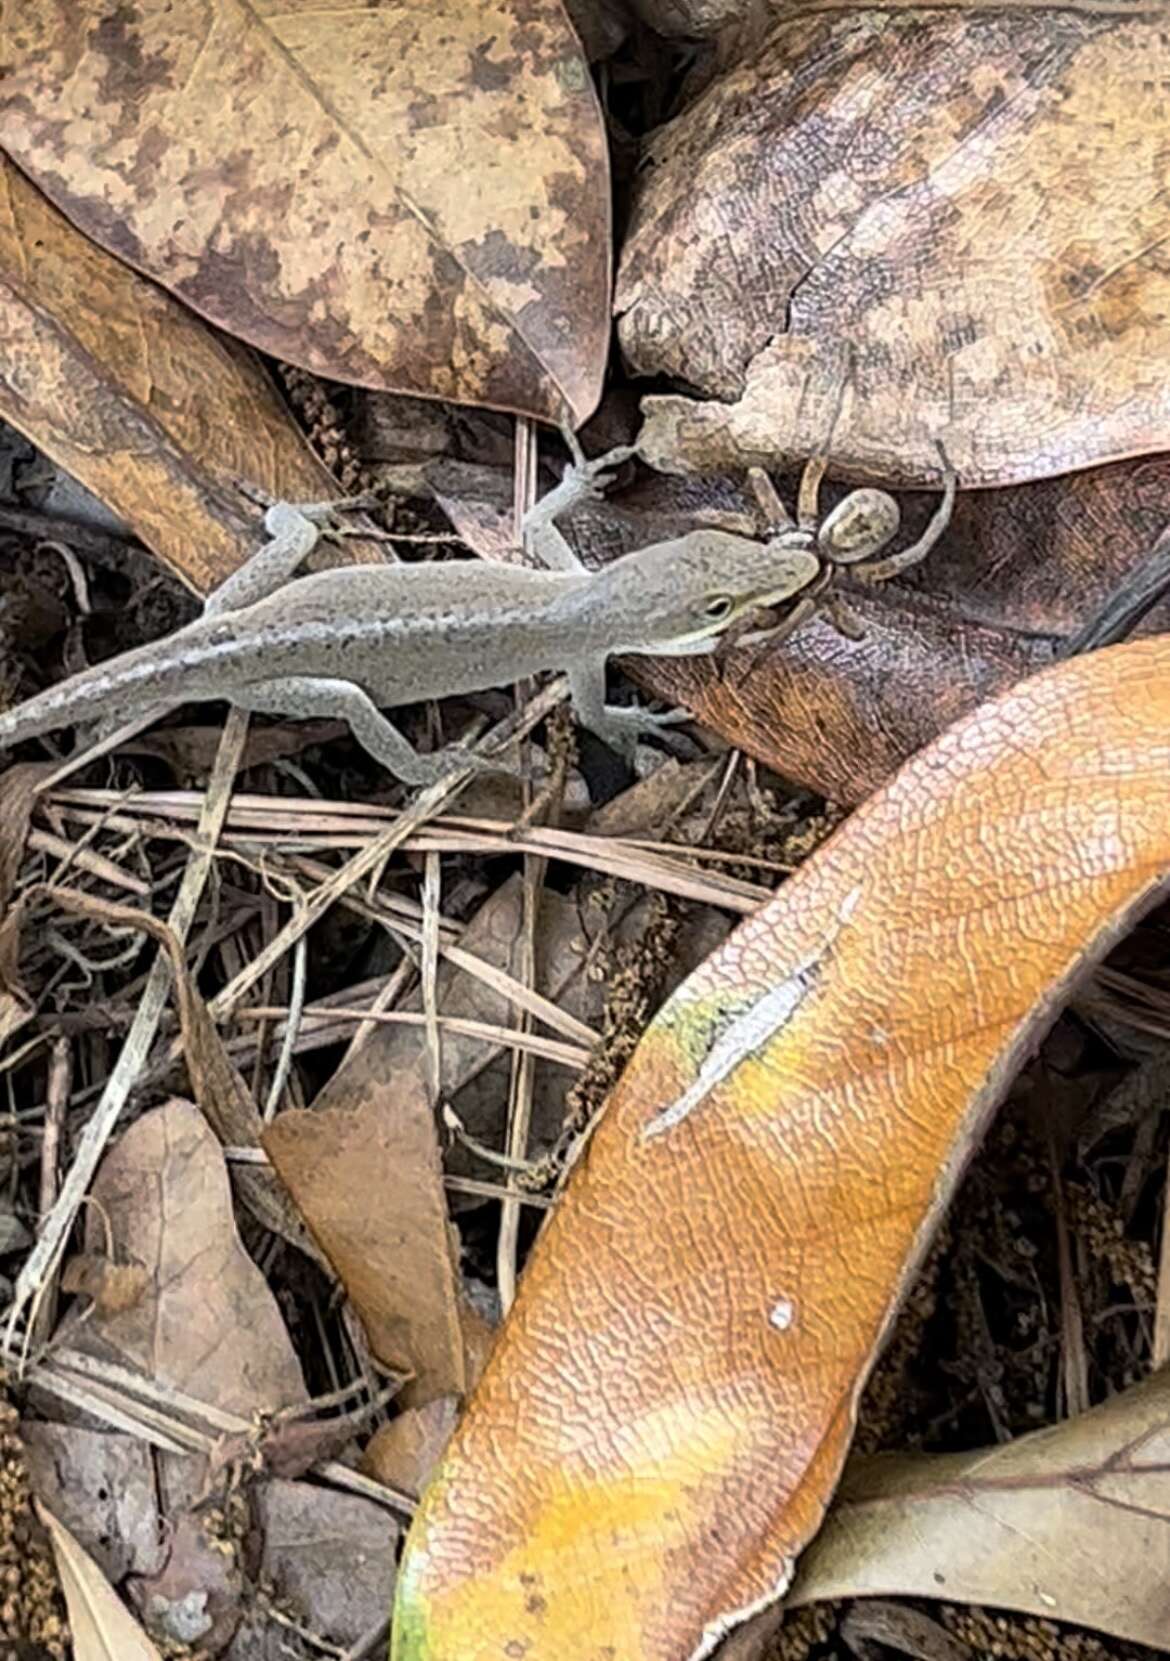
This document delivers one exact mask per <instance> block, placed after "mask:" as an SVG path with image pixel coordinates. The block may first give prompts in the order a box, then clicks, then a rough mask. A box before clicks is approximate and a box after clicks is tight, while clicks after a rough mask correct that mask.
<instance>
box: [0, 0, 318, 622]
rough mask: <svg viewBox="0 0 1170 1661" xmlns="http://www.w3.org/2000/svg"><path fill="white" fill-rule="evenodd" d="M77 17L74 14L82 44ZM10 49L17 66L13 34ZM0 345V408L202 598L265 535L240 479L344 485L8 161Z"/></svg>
mask: <svg viewBox="0 0 1170 1661" xmlns="http://www.w3.org/2000/svg"><path fill="white" fill-rule="evenodd" d="M38 10H39V8H38ZM33 15H34V10H33V8H29V10H27V11H26V12H25V13H24V21H25V22H27V23H30V24H31V21H32V18H33ZM9 21H10V22H15V21H16V20H15V17H14V16H12V15H11V14H10V17H9ZM79 24H80V19H79V18H78V16H77V14H76V9H74V15H73V29H74V43H75V44H77V43H78V42H79V41H80V38H81V36H80V34H79V33H78V32H77V31H78V29H79ZM5 45H6V48H7V51H8V56H9V59H10V56H11V48H12V39H11V32H10V33H9V35H8V37H7V39H6V42H5ZM208 125H209V126H212V125H214V123H208ZM0 346H2V350H0V416H3V417H4V419H5V420H6V421H10V422H11V423H12V425H13V426H14V427H17V428H19V430H20V431H21V432H22V433H24V434H25V435H26V436H27V437H28V438H30V439H31V440H32V441H33V443H34V444H36V445H38V446H39V448H40V449H42V450H44V451H45V453H46V454H47V455H49V456H51V457H52V458H53V460H54V461H56V462H59V463H60V465H61V466H62V467H64V468H66V469H67V470H68V471H69V472H70V473H72V475H73V476H74V478H77V479H80V480H81V482H82V483H83V484H84V485H86V486H88V488H89V489H90V490H92V491H93V493H94V495H95V496H97V497H99V498H100V499H101V501H102V502H104V503H105V505H106V506H107V507H108V508H110V509H112V511H113V512H114V513H116V514H117V515H118V516H119V518H121V519H124V520H125V521H126V522H127V524H129V525H130V526H131V528H132V529H133V530H134V532H135V534H136V535H138V536H140V537H141V538H142V540H143V541H144V542H145V543H146V545H147V547H148V548H150V549H151V550H152V551H153V552H154V553H155V554H157V555H158V557H159V559H161V560H162V561H163V563H164V564H165V565H166V566H167V567H168V568H169V569H170V570H171V571H172V572H173V573H174V574H175V576H177V577H178V578H180V580H181V581H183V582H185V583H186V584H187V585H188V587H190V588H193V589H195V590H196V592H198V593H205V592H206V591H207V589H209V588H211V587H213V586H214V585H215V584H216V583H218V582H222V580H223V579H224V577H226V576H228V575H229V574H230V573H231V572H232V571H234V570H235V568H236V567H237V566H238V565H239V564H240V563H241V562H242V560H243V559H244V558H245V557H246V556H247V555H248V554H250V553H252V552H254V550H255V549H256V548H257V547H258V546H259V545H260V543H261V542H262V541H263V532H262V529H261V524H260V510H259V509H258V508H257V507H256V506H255V505H254V504H253V503H252V502H250V501H248V500H247V498H246V497H245V496H244V495H243V494H242V492H241V490H240V488H239V486H240V483H241V481H242V482H243V483H245V484H249V485H253V486H257V487H259V488H260V489H262V490H265V491H267V492H268V493H269V494H270V495H273V496H283V497H287V498H292V499H299V500H301V501H322V500H326V499H328V498H329V497H331V496H336V495H337V494H338V487H337V484H336V483H335V481H334V480H333V479H332V478H331V477H330V475H329V473H328V472H327V471H326V470H325V468H324V467H323V466H322V465H321V463H320V462H319V461H317V460H316V459H315V457H314V456H313V455H312V453H311V452H310V450H309V447H308V445H307V444H306V443H305V440H304V438H303V437H302V436H301V434H300V432H299V431H298V430H297V427H296V425H295V423H294V422H293V420H292V418H291V416H290V415H289V413H288V411H287V410H286V408H285V407H284V405H283V404H282V402H281V401H280V399H279V398H278V397H277V394H276V392H275V391H274V389H273V386H272V383H271V381H270V380H269V378H268V376H267V374H266V373H265V372H264V370H262V369H261V367H260V365H259V364H258V363H257V362H256V360H255V359H254V358H253V357H252V355H251V353H250V352H248V351H247V350H246V349H245V348H243V347H241V346H240V345H238V344H237V343H236V342H235V341H231V340H223V339H221V338H220V337H219V336H218V335H216V334H215V333H213V331H212V330H210V329H208V328H207V327H206V325H205V324H203V323H201V322H200V321H199V320H198V318H195V317H192V316H191V314H190V312H188V311H187V310H186V309H185V308H184V307H183V306H180V305H179V304H178V303H177V302H176V301H174V300H172V299H171V298H170V296H169V295H167V294H164V293H163V292H162V291H161V290H160V289H158V288H156V287H155V286H154V284H153V283H148V282H145V281H144V280H143V279H142V278H141V277H136V276H135V275H134V273H133V272H131V271H128V270H127V269H126V267H125V266H123V265H121V264H119V262H118V261H117V260H116V259H112V258H111V257H110V255H109V254H105V253H103V252H102V250H101V249H100V248H96V247H95V246H94V245H93V243H91V242H89V241H87V239H86V238H85V237H83V236H82V235H80V233H79V232H77V231H75V230H74V228H73V226H72V225H70V223H69V221H68V220H67V219H65V218H64V216H63V215H62V214H60V213H58V212H57V210H56V208H54V207H53V206H52V204H51V203H49V202H47V201H46V200H45V198H44V197H43V196H42V195H41V194H40V192H39V191H37V190H34V188H33V187H32V185H30V184H29V182H28V180H27V179H25V178H23V177H22V176H21V174H20V173H18V172H17V170H16V168H15V167H13V166H12V165H11V164H10V163H9V162H7V161H6V160H5V159H4V157H3V156H2V155H0Z"/></svg>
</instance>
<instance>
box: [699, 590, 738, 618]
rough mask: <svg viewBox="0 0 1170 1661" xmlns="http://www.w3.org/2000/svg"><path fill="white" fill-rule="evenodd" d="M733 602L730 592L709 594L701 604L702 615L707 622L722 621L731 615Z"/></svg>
mask: <svg viewBox="0 0 1170 1661" xmlns="http://www.w3.org/2000/svg"><path fill="white" fill-rule="evenodd" d="M734 604H735V601H734V600H733V599H732V598H731V595H730V594H710V595H708V596H707V599H706V601H705V603H704V605H703V616H704V617H705V618H706V619H707V621H708V622H709V623H722V622H723V621H724V619H725V618H727V617H730V616H731V612H732V607H733V606H734Z"/></svg>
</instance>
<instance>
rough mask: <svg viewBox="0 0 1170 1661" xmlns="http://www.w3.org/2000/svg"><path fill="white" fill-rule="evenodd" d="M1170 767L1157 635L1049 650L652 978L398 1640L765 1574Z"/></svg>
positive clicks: (495, 1627)
mask: <svg viewBox="0 0 1170 1661" xmlns="http://www.w3.org/2000/svg"><path fill="white" fill-rule="evenodd" d="M1168 781H1170V639H1167V638H1166V637H1155V638H1152V639H1150V640H1143V641H1136V642H1132V643H1130V644H1129V645H1126V646H1123V647H1118V648H1114V649H1113V650H1110V651H1103V652H1098V653H1095V654H1093V655H1092V656H1089V657H1085V658H1081V659H1079V660H1076V661H1074V662H1071V663H1068V664H1065V665H1063V666H1062V667H1061V668H1059V669H1057V670H1053V671H1050V672H1048V673H1046V674H1043V675H1039V676H1036V677H1034V678H1033V679H1031V680H1029V681H1026V682H1024V683H1023V684H1022V685H1021V686H1019V687H1018V688H1016V689H1015V690H1013V691H1012V692H1011V693H1009V694H1007V695H1006V696H1003V697H1001V698H999V699H997V700H995V701H994V702H992V703H990V704H988V705H985V706H984V707H983V708H981V709H980V710H979V711H977V712H976V714H975V715H974V716H970V717H968V718H967V719H965V720H964V721H962V722H961V723H959V724H958V725H957V726H956V727H954V728H952V729H950V730H949V731H948V732H947V733H945V734H944V735H943V737H942V738H940V739H939V740H938V741H937V742H936V743H935V744H934V745H932V746H931V747H930V748H928V749H927V750H925V751H923V752H922V753H921V754H920V755H919V756H917V757H915V758H914V759H913V760H912V761H911V762H909V763H908V764H907V765H906V766H905V767H904V768H903V769H902V771H901V772H900V773H899V774H898V776H897V778H896V779H894V780H893V781H892V782H891V783H890V784H889V785H887V786H886V787H885V788H884V789H883V790H882V791H880V792H879V793H878V794H877V795H876V796H874V797H872V798H871V799H870V800H869V801H868V802H866V803H864V804H863V806H862V807H860V808H859V809H858V810H857V811H856V812H855V813H854V815H853V816H852V818H851V819H849V820H848V821H847V822H846V824H845V825H844V826H843V827H842V828H841V829H840V830H839V831H838V832H837V833H836V834H835V835H834V836H832V837H831V838H830V839H829V840H828V841H827V842H826V843H824V844H823V845H822V846H821V847H820V848H819V849H818V850H817V852H816V853H814V854H813V855H812V856H811V858H810V859H809V860H808V861H806V863H805V864H803V865H802V866H801V868H800V870H799V871H798V872H797V873H796V874H795V875H794V876H793V877H791V878H790V879H789V881H788V882H787V883H786V884H785V886H784V887H783V889H782V890H781V891H780V894H779V895H778V896H777V898H776V899H775V900H773V901H772V902H770V903H769V904H768V905H766V906H764V907H763V908H762V909H761V910H760V911H759V912H757V913H756V914H755V915H754V916H753V917H751V918H750V919H748V920H747V921H746V922H745V923H743V924H742V925H741V926H740V928H739V929H737V930H736V932H735V933H734V934H733V935H732V936H731V937H730V938H729V940H728V941H727V943H726V944H725V945H724V946H722V947H721V948H720V949H719V950H718V951H717V952H715V953H714V954H713V955H712V956H711V957H710V958H708V960H707V961H706V963H705V964H704V965H703V966H702V967H701V968H700V969H699V970H697V971H696V972H695V973H694V974H693V975H692V976H691V977H690V979H689V980H688V981H687V982H685V983H684V985H683V986H682V987H681V988H680V989H679V991H678V992H677V993H676V994H675V995H674V997H673V998H672V999H670V1000H669V1002H668V1003H667V1004H666V1005H665V1006H664V1007H663V1008H662V1010H661V1011H660V1012H659V1014H658V1016H657V1017H656V1019H655V1021H654V1022H653V1023H652V1025H651V1026H650V1028H649V1030H648V1031H647V1033H646V1035H645V1036H644V1037H643V1039H642V1042H641V1044H640V1045H639V1048H638V1050H637V1052H636V1053H635V1055H634V1058H633V1060H632V1061H631V1063H630V1065H629V1067H628V1068H627V1070H626V1072H625V1074H624V1076H623V1078H622V1080H621V1082H620V1083H619V1085H618V1088H617V1090H616V1092H615V1093H614V1096H613V1098H612V1100H611V1101H610V1104H609V1106H608V1108H607V1110H606V1112H605V1114H604V1115H603V1116H602V1118H601V1121H600V1123H599V1124H598V1126H597V1129H596V1130H595V1132H594V1135H593V1139H592V1141H591V1143H590V1146H589V1148H588V1151H587V1154H586V1156H585V1158H584V1159H582V1160H581V1161H580V1162H579V1163H578V1165H577V1166H576V1167H575V1169H574V1171H573V1174H572V1176H571V1178H570V1181H569V1183H568V1185H567V1188H566V1191H565V1194H564V1197H563V1199H562V1201H561V1203H560V1205H559V1207H558V1208H557V1210H556V1211H555V1212H554V1213H553V1215H552V1217H551V1219H550V1220H549V1222H548V1223H547V1225H546V1227H545V1229H544V1231H543V1233H542V1234H541V1235H540V1237H539V1239H538V1241H537V1244H536V1247H535V1250H534V1251H533V1254H532V1256H531V1258H530V1260H529V1263H528V1267H527V1269H526V1270H525V1274H524V1276H523V1279H522V1281H521V1284H520V1289H519V1295H518V1297H517V1300H516V1303H515V1305H514V1306H513V1309H512V1311H511V1313H510V1315H509V1317H508V1319H507V1321H506V1322H505V1323H504V1326H503V1329H502V1330H501V1333H500V1335H499V1338H498V1339H497V1342H496V1346H495V1349H494V1350H493V1353H492V1357H491V1359H490V1361H489V1363H488V1367H487V1370H486V1372H485V1374H484V1377H483V1380H482V1382H481V1384H480V1386H479V1388H478V1390H477V1391H476V1393H475V1396H474V1398H473V1400H472V1402H471V1404H470V1406H469V1407H468V1410H467V1412H466V1413H465V1415H464V1417H463V1419H462V1421H461V1422H460V1424H459V1426H458V1427H457V1429H456V1432H455V1436H454V1438H453V1440H452V1442H451V1445H450V1447H449V1448H448V1451H447V1453H446V1455H445V1456H444V1458H443V1461H442V1462H441V1464H440V1466H439V1469H438V1471H437V1472H436V1474H435V1476H434V1477H433V1478H432V1481H431V1483H430V1485H429V1487H428V1489H427V1492H426V1494H425V1495H424V1498H423V1502H422V1506H421V1507H420V1510H419V1513H418V1516H417V1517H416V1519H415V1523H414V1525H413V1527H412V1530H411V1534H410V1537H409V1539H408V1542H407V1547H406V1552H405V1555H404V1559H403V1563H402V1567H401V1571H400V1578H399V1594H398V1608H397V1612H396V1630H395V1636H394V1643H393V1648H392V1652H391V1653H392V1657H393V1661H456V1658H458V1661H487V1657H488V1656H489V1654H491V1653H493V1652H498V1651H499V1649H500V1647H501V1645H502V1644H504V1643H514V1644H516V1645H527V1648H526V1649H525V1652H524V1653H525V1658H526V1661H579V1658H580V1661H584V1658H585V1657H586V1656H587V1655H589V1656H592V1655H594V1654H596V1653H599V1652H600V1651H602V1650H603V1649H604V1647H605V1646H606V1645H607V1644H608V1645H610V1646H611V1647H612V1649H613V1651H614V1653H615V1654H616V1655H623V1656H624V1655H637V1656H639V1658H640V1661H677V1658H678V1657H680V1656H686V1657H698V1656H700V1655H703V1654H707V1653H709V1652H710V1650H712V1649H713V1648H714V1646H715V1643H716V1641H717V1640H718V1638H719V1637H720V1636H722V1635H723V1634H724V1633H726V1632H727V1631H729V1630H730V1629H732V1628H734V1627H735V1626H736V1625H737V1624H739V1623H740V1622H741V1621H742V1620H744V1619H745V1618H746V1616H747V1615H749V1614H751V1613H753V1612H755V1611H757V1610H760V1609H762V1608H764V1607H766V1606H767V1605H769V1604H771V1603H774V1602H775V1601H777V1600H778V1599H779V1598H781V1597H782V1596H783V1595H784V1594H785V1591H786V1589H787V1586H788V1584H789V1582H790V1580H791V1577H792V1572H793V1566H794V1562H795V1559H796V1557H797V1556H798V1554H799V1553H800V1552H801V1551H802V1549H803V1548H804V1546H805V1545H806V1544H807V1542H808V1541H809V1539H810V1538H811V1537H812V1535H813V1534H815V1532H816V1530H817V1529H818V1527H819V1526H820V1523H821V1520H822V1517H823V1514H824V1511H825V1509H826V1506H827V1504H828V1502H829V1499H830V1498H831V1496H832V1492H833V1489H834V1487H835V1485H836V1482H837V1478H838V1474H839V1472H840V1468H841V1465H842V1463H843V1460H844V1457H845V1453H846V1451H847V1449H848V1446H849V1442H850V1439H851V1437H852V1432H853V1425H854V1417H855V1413H856V1406H857V1401H858V1397H859V1394H860V1391H861V1389H862V1386H863V1384H864V1381H865V1378H866V1376H867V1374H868V1372H869V1369H870V1367H871V1366H872V1364H873V1360H874V1357H875V1355H876V1354H877V1352H878V1349H879V1347H880V1344H881V1342H882V1340H883V1338H884V1336H885V1335H886V1333H887V1332H888V1331H889V1328H890V1325H891V1322H892V1320H893V1317H894V1314H895V1312H896V1310H897V1308H898V1306H899V1303H900V1301H901V1298H902V1296H903V1293H904V1291H905V1288H906V1287H907V1286H908V1285H909V1284H910V1283H911V1282H912V1280H913V1277H914V1274H915V1271H916V1269H917V1267H918V1265H919V1264H920V1262H921V1261H922V1257H923V1255H924V1253H925V1251H926V1250H927V1249H928V1246H929V1242H930V1240H931V1237H932V1234H933V1232H934V1229H935V1226H936V1224H937V1222H938V1219H939V1217H940V1215H941V1212H942V1209H943V1207H944V1206H945V1205H946V1203H947V1201H948V1200H949V1198H950V1195H951V1194H952V1192H953V1190H954V1187H955V1185H956V1183H957V1182H958V1180H959V1177H960V1175H961V1173H962V1171H963V1168H964V1166H965V1163H966V1161H967V1159H968V1157H969V1155H970V1153H971V1151H972V1149H973V1148H974V1147H975V1145H976V1143H977V1141H978V1138H979V1136H980V1135H981V1133H982V1131H983V1129H984V1127H985V1125H986V1123H987V1121H988V1118H989V1117H990V1115H991V1113H992V1111H993V1110H994V1107H995V1106H996V1104H997V1103H998V1101H999V1099H1000V1097H1001V1096H1002V1094H1003V1092H1004V1090H1005V1089H1006V1088H1007V1085H1008V1083H1009V1082H1010V1080H1011V1078H1012V1076H1013V1074H1014V1072H1015V1070H1016V1068H1017V1066H1018V1065H1019V1062H1020V1060H1021V1058H1022V1057H1023V1056H1024V1055H1026V1054H1027V1053H1028V1051H1029V1050H1030V1049H1031V1047H1032V1046H1033V1045H1034V1044H1035V1043H1037V1042H1038V1041H1039V1038H1040V1037H1041V1036H1042V1034H1043V1033H1044V1031H1045V1030H1046V1029H1047V1027H1048V1025H1049V1024H1050V1023H1051V1021H1052V1019H1053V1016H1054V1015H1055V1013H1056V1011H1057V1010H1058V1009H1059V1007H1060V1006H1061V1004H1062V1003H1063V1001H1064V1000H1065V999H1066V998H1067V997H1068V995H1069V993H1070V991H1071V990H1072V988H1073V987H1074V985H1075V984H1076V983H1077V981H1078V980H1079V979H1080V978H1081V977H1082V976H1084V975H1085V974H1087V973H1089V972H1090V971H1091V969H1092V968H1093V967H1094V966H1095V965H1096V964H1097V963H1098V962H1099V961H1100V959H1101V957H1102V956H1103V955H1104V953H1105V952H1106V951H1107V950H1108V948H1109V946H1110V945H1111V944H1112V943H1113V941H1114V940H1116V938H1117V937H1118V935H1119V933H1120V932H1121V931H1123V930H1124V929H1125V928H1126V927H1127V926H1128V925H1129V924H1130V923H1131V922H1132V921H1133V920H1134V918H1135V917H1136V916H1138V915H1140V914H1141V913H1142V912H1144V911H1145V910H1147V909H1148V908H1149V906H1150V905H1151V904H1152V903H1153V901H1154V900H1155V899H1156V898H1157V897H1158V895H1159V894H1160V892H1161V891H1162V889H1163V887H1164V885H1165V882H1166V875H1167V871H1168V870H1170V817H1168V815H1167V812H1166V807H1167V799H1168V792H1170V782H1168ZM1152 1457H1154V1458H1160V1457H1161V1450H1157V1451H1155V1452H1154V1453H1153V1454H1152Z"/></svg>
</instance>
